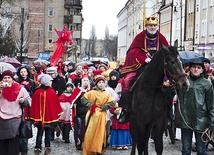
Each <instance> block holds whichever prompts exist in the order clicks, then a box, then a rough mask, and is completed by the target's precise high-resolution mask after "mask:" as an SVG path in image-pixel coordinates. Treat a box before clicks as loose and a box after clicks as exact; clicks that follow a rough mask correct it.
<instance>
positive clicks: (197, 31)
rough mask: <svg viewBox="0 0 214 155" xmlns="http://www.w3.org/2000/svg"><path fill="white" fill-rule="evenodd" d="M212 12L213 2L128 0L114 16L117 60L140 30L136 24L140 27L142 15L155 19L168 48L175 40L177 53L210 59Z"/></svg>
mask: <svg viewBox="0 0 214 155" xmlns="http://www.w3.org/2000/svg"><path fill="white" fill-rule="evenodd" d="M145 3H146V4H145ZM131 8H132V9H131ZM138 9H140V11H137V10H138ZM130 10H132V11H130ZM145 12H146V14H145ZM213 12H214V0H207V1H204V0H149V1H148V0H147V1H145V0H128V1H127V3H126V4H124V7H123V8H122V9H121V11H120V12H119V13H118V15H117V18H118V25H119V27H118V57H119V58H120V60H121V61H124V59H125V56H126V52H127V49H128V48H129V46H130V44H131V42H132V40H133V38H134V37H135V36H136V35H137V34H138V33H139V32H140V31H142V30H143V29H142V30H140V31H138V27H139V22H137V21H139V20H142V23H143V21H144V20H143V19H145V18H144V17H145V16H144V15H146V17H148V16H156V17H158V18H159V31H160V32H161V33H162V34H164V36H165V37H166V39H167V41H168V42H169V44H170V45H173V44H174V41H175V40H178V44H179V49H178V50H192V51H195V52H197V53H200V54H202V55H204V56H205V57H207V58H210V57H212V56H213V54H214V29H213V27H214V15H213ZM123 19H126V20H123ZM130 23H133V24H130ZM122 25H125V26H124V27H126V28H124V27H123V26H122ZM122 27H123V28H122ZM125 29H126V30H125ZM122 36H124V37H122ZM125 40H126V42H127V43H126V46H124V42H125Z"/></svg>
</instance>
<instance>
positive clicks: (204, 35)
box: [201, 20, 207, 37]
mask: <svg viewBox="0 0 214 155" xmlns="http://www.w3.org/2000/svg"><path fill="white" fill-rule="evenodd" d="M206 25H207V24H206V21H205V20H203V21H202V22H201V37H206Z"/></svg>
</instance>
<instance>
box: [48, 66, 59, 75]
mask: <svg viewBox="0 0 214 155" xmlns="http://www.w3.org/2000/svg"><path fill="white" fill-rule="evenodd" d="M47 73H48V74H52V73H57V68H56V67H49V68H48V69H47Z"/></svg>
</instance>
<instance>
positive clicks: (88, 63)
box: [76, 61, 94, 66]
mask: <svg viewBox="0 0 214 155" xmlns="http://www.w3.org/2000/svg"><path fill="white" fill-rule="evenodd" d="M76 65H81V66H93V65H94V64H93V63H92V62H91V61H81V62H79V63H77V64H76Z"/></svg>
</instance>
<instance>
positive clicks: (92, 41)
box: [89, 25, 97, 57]
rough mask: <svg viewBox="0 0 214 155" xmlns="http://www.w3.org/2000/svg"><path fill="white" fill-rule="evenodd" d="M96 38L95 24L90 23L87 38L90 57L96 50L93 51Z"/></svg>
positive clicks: (94, 54)
mask: <svg viewBox="0 0 214 155" xmlns="http://www.w3.org/2000/svg"><path fill="white" fill-rule="evenodd" d="M96 40H97V35H96V27H95V25H92V28H91V34H90V39H89V52H90V56H91V57H94V56H96V51H95V46H96Z"/></svg>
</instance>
